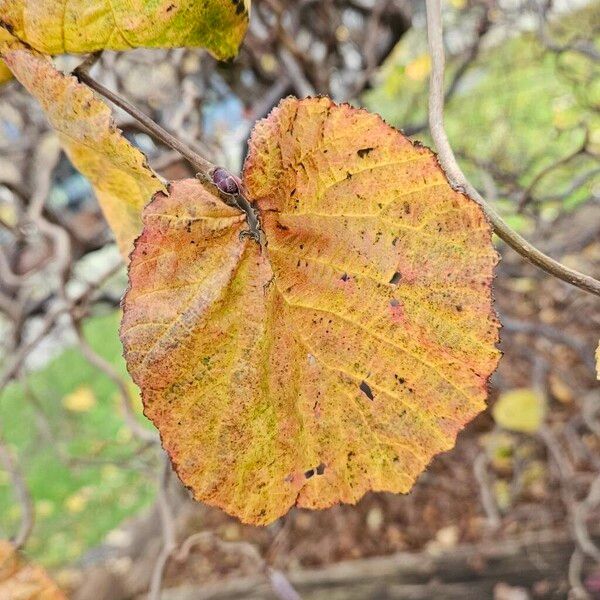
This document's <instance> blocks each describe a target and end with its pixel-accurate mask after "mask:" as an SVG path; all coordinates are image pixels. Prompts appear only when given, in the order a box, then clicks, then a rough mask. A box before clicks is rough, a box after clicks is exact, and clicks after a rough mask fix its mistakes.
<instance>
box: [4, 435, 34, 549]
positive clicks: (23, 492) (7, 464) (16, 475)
mask: <svg viewBox="0 0 600 600" xmlns="http://www.w3.org/2000/svg"><path fill="white" fill-rule="evenodd" d="M0 463H2V465H3V466H4V468H5V469H6V471H7V473H8V474H9V476H10V479H11V481H12V485H13V489H14V490H15V496H16V498H17V500H18V502H19V504H20V505H21V525H20V526H19V531H18V532H17V534H16V535H15V537H14V539H13V543H14V545H15V546H16V547H17V548H22V547H23V546H24V545H25V543H26V542H27V539H28V538H29V536H30V534H31V530H32V529H33V522H34V512H33V502H32V500H31V495H30V494H29V490H28V489H27V485H26V483H25V479H24V478H23V475H22V473H21V471H20V470H19V467H18V466H17V464H16V462H15V461H14V459H13V457H12V454H11V452H10V450H9V449H8V446H7V445H6V443H5V442H4V440H3V439H2V438H0Z"/></svg>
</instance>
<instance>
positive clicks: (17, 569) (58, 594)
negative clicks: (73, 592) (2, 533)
mask: <svg viewBox="0 0 600 600" xmlns="http://www.w3.org/2000/svg"><path fill="white" fill-rule="evenodd" d="M0 599H1V600H66V596H65V595H64V594H63V592H62V591H61V590H60V589H59V588H58V586H57V585H56V584H55V583H54V582H53V581H52V580H51V579H50V577H48V574H47V573H46V571H44V569H42V568H41V567H38V566H36V565H32V564H30V563H28V562H27V561H26V560H25V559H24V558H23V557H22V556H21V554H20V553H19V552H17V551H16V550H15V548H14V546H13V545H12V544H11V543H10V542H8V541H6V540H0Z"/></svg>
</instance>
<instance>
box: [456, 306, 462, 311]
mask: <svg viewBox="0 0 600 600" xmlns="http://www.w3.org/2000/svg"><path fill="white" fill-rule="evenodd" d="M462 309H463V307H462V305H461V304H457V305H456V310H457V311H458V312H462Z"/></svg>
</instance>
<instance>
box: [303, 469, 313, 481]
mask: <svg viewBox="0 0 600 600" xmlns="http://www.w3.org/2000/svg"><path fill="white" fill-rule="evenodd" d="M314 474H315V470H314V469H309V470H308V471H306V472H305V473H304V477H306V479H310V478H311V477H312V476H313V475H314Z"/></svg>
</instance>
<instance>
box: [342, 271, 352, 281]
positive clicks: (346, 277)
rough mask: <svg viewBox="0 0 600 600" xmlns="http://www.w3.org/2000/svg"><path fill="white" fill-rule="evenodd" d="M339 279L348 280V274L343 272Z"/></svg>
mask: <svg viewBox="0 0 600 600" xmlns="http://www.w3.org/2000/svg"><path fill="white" fill-rule="evenodd" d="M340 279H341V280H342V281H348V279H350V275H348V273H344V274H343V275H342V276H341V277H340Z"/></svg>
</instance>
